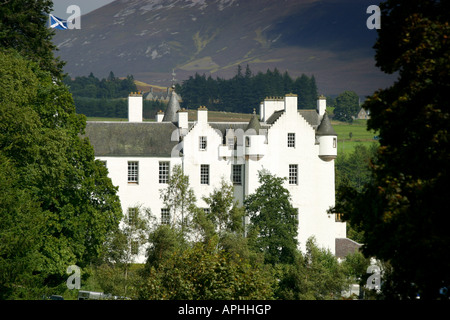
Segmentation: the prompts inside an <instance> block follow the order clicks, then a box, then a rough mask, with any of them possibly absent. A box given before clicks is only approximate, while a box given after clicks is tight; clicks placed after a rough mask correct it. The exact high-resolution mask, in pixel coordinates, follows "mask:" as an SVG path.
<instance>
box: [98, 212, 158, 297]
mask: <svg viewBox="0 0 450 320" xmlns="http://www.w3.org/2000/svg"><path fill="white" fill-rule="evenodd" d="M152 220H153V219H152V214H151V212H150V209H147V208H143V207H141V206H136V207H133V208H128V211H127V212H126V214H125V215H124V219H123V220H122V223H121V226H120V228H117V230H115V231H114V232H112V233H111V234H110V235H109V237H108V238H107V240H106V242H105V250H104V254H103V257H102V259H101V261H100V264H99V265H98V266H97V268H96V275H97V277H98V278H99V279H100V282H101V286H102V288H103V289H104V290H105V292H108V293H110V294H114V295H119V296H127V295H128V294H129V290H128V288H129V286H130V285H132V284H133V281H132V280H130V277H129V272H130V268H131V266H132V263H133V262H134V258H135V257H136V256H137V255H139V254H142V253H143V250H146V245H147V243H148V235H149V232H150V224H151V223H152V222H153V221H152ZM111 278H114V281H111ZM131 278H133V274H132V277H131Z"/></svg>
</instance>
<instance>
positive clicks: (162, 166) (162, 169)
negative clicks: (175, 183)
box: [158, 161, 170, 184]
mask: <svg viewBox="0 0 450 320" xmlns="http://www.w3.org/2000/svg"><path fill="white" fill-rule="evenodd" d="M169 179H170V161H159V167H158V182H159V183H161V184H167V183H169Z"/></svg>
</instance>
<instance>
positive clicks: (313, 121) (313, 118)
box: [298, 109, 319, 129]
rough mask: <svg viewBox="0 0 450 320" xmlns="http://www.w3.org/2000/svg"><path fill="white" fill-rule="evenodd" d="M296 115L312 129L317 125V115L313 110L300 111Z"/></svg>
mask: <svg viewBox="0 0 450 320" xmlns="http://www.w3.org/2000/svg"><path fill="white" fill-rule="evenodd" d="M298 113H300V115H301V116H302V117H303V118H304V119H305V120H306V122H308V123H309V125H310V126H311V127H313V128H314V129H316V128H317V126H318V125H319V114H318V113H317V110H315V109H300V110H298Z"/></svg>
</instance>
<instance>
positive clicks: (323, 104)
mask: <svg viewBox="0 0 450 320" xmlns="http://www.w3.org/2000/svg"><path fill="white" fill-rule="evenodd" d="M326 109H327V98H325V96H324V95H320V96H319V97H318V98H317V113H318V114H319V121H322V118H323V115H324V114H325V110H326Z"/></svg>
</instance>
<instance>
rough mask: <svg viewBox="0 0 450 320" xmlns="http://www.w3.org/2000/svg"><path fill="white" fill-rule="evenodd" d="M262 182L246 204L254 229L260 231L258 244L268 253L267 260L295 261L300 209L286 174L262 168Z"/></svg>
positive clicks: (265, 255) (257, 232)
mask: <svg viewBox="0 0 450 320" xmlns="http://www.w3.org/2000/svg"><path fill="white" fill-rule="evenodd" d="M258 174H259V183H260V186H259V187H258V188H257V189H256V190H255V193H253V194H251V195H249V196H248V197H247V198H246V199H245V201H244V206H245V210H246V213H247V214H248V215H249V217H250V222H251V224H250V226H249V227H250V231H249V232H250V233H256V234H257V237H256V238H255V239H254V244H253V245H254V246H255V248H257V249H258V250H260V251H261V252H263V253H264V257H265V261H266V263H271V264H276V263H280V262H281V263H291V262H293V261H294V258H295V253H296V248H297V239H296V237H297V227H298V217H297V215H298V212H297V210H296V209H295V208H293V207H292V204H291V202H290V201H291V198H290V197H291V196H290V194H289V191H288V190H287V189H286V188H285V187H284V186H283V183H284V180H285V179H283V178H280V177H276V176H274V175H272V174H270V173H269V172H265V171H260V172H259V173H258Z"/></svg>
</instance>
